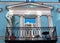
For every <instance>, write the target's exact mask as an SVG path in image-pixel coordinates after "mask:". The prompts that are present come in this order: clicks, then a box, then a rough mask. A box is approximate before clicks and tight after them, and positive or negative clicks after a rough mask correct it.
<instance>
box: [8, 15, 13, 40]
mask: <svg viewBox="0 0 60 43" xmlns="http://www.w3.org/2000/svg"><path fill="white" fill-rule="evenodd" d="M12 16H13V14H9V15H8V16H7V19H8V24H7V27H8V32H9V39H8V40H10V36H11V33H12V32H11V29H12V28H9V27H12V22H11V18H12Z"/></svg>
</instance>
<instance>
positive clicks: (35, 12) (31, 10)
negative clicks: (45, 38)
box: [0, 0, 60, 43]
mask: <svg viewBox="0 0 60 43" xmlns="http://www.w3.org/2000/svg"><path fill="white" fill-rule="evenodd" d="M2 1H3V0H2ZM35 1H36V2H35V3H30V2H34V1H31V0H30V1H29V3H23V2H22V3H21V2H3V3H2V2H0V8H1V12H0V14H1V17H0V24H1V25H0V27H1V34H0V36H5V34H6V31H5V30H6V27H11V26H13V25H12V22H11V18H12V16H15V18H16V22H18V24H17V25H16V27H26V26H27V27H29V25H30V27H33V26H34V27H54V26H56V30H57V36H60V33H59V28H60V25H59V21H60V15H59V13H60V3H58V2H59V0H56V1H51V0H50V1H51V3H50V1H49V2H48V1H40V0H39V1H40V2H38V1H37V0H35ZM45 2H47V3H45ZM7 3H8V4H7ZM6 18H7V20H8V21H9V22H8V21H7V20H6ZM13 21H14V19H13ZM16 22H14V23H16ZM14 26H15V25H14ZM9 31H11V30H9ZM26 31H27V30H26ZM3 32H4V33H3ZM22 32H23V30H21V32H20V33H21V34H20V35H21V36H22ZM50 32H51V30H50ZM28 33H29V34H31V36H33V37H34V35H33V34H32V33H33V32H32V31H31V32H27V33H25V34H26V36H27V37H28V36H30V35H29V34H28ZM38 33H39V34H40V36H41V30H40V31H38ZM23 34H24V33H23ZM50 34H52V33H50ZM23 36H25V35H23ZM41 37H42V36H41ZM58 39H59V37H58ZM59 42H60V41H59V40H58V41H57V43H59ZM1 43H4V41H3V40H2V41H1Z"/></svg>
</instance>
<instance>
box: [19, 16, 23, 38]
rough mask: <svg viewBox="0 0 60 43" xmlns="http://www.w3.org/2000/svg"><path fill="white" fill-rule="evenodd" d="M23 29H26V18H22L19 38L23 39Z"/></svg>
mask: <svg viewBox="0 0 60 43" xmlns="http://www.w3.org/2000/svg"><path fill="white" fill-rule="evenodd" d="M22 27H24V17H23V16H20V36H19V37H23V28H22ZM19 39H20V38H19Z"/></svg>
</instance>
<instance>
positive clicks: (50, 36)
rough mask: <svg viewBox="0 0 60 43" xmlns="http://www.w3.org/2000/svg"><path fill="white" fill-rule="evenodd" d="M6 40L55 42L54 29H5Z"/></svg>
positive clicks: (55, 33)
mask: <svg viewBox="0 0 60 43" xmlns="http://www.w3.org/2000/svg"><path fill="white" fill-rule="evenodd" d="M5 39H6V40H57V32H56V27H7V28H6V38H5Z"/></svg>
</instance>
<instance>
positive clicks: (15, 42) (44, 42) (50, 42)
mask: <svg viewBox="0 0 60 43" xmlns="http://www.w3.org/2000/svg"><path fill="white" fill-rule="evenodd" d="M56 41H57V40H5V43H35V42H36V43H56Z"/></svg>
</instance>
